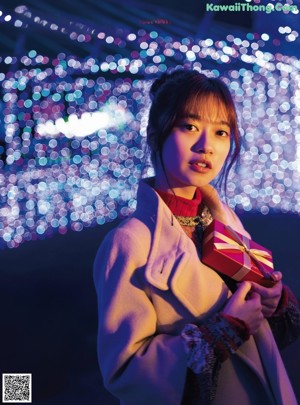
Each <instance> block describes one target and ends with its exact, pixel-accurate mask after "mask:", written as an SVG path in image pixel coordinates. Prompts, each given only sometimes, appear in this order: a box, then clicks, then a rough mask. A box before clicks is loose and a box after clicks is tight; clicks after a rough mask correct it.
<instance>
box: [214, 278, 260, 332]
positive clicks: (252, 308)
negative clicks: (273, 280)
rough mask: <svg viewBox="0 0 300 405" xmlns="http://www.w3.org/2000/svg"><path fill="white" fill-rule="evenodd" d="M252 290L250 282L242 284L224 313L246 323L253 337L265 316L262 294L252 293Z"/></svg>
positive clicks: (229, 301)
mask: <svg viewBox="0 0 300 405" xmlns="http://www.w3.org/2000/svg"><path fill="white" fill-rule="evenodd" d="M251 288H252V285H251V283H250V282H249V281H244V282H243V283H241V284H240V285H239V287H238V289H237V290H236V291H235V293H234V294H233V295H232V296H231V298H230V299H229V300H228V302H227V304H226V306H225V308H224V310H223V311H222V312H223V313H224V314H226V315H230V316H233V317H234V318H239V319H241V320H242V321H244V322H245V323H246V325H247V326H248V328H249V333H250V334H251V335H253V333H255V332H256V331H257V329H258V328H259V327H260V324H261V322H262V320H263V319H264V316H263V313H262V305H261V300H260V294H259V293H257V292H255V291H251Z"/></svg>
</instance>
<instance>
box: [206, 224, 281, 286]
mask: <svg viewBox="0 0 300 405" xmlns="http://www.w3.org/2000/svg"><path fill="white" fill-rule="evenodd" d="M203 236H204V237H203V250H202V262H203V263H205V264H206V265H208V266H209V267H211V268H213V269H214V270H216V271H218V272H219V273H223V274H225V275H227V276H229V277H231V278H233V279H234V280H236V281H238V282H241V281H245V280H248V281H254V282H256V283H259V284H261V285H263V286H266V287H271V286H273V285H274V284H275V283H276V281H275V280H274V279H273V278H272V272H273V270H274V269H273V259H272V252H271V251H270V250H268V249H266V248H264V247H263V246H261V245H259V244H257V243H255V242H253V241H252V240H251V239H249V238H247V237H246V236H244V235H242V234H240V233H238V232H236V231H234V230H233V229H232V228H231V227H229V226H227V225H225V224H223V223H222V222H220V221H217V220H213V222H212V223H211V224H210V225H209V226H208V227H207V228H206V229H205V231H204V235H203Z"/></svg>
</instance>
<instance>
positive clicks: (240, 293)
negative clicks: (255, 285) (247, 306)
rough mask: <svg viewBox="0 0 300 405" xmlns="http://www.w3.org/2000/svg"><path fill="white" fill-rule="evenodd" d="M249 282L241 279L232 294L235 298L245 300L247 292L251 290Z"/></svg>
mask: <svg viewBox="0 0 300 405" xmlns="http://www.w3.org/2000/svg"><path fill="white" fill-rule="evenodd" d="M251 287H252V286H251V283H250V282H249V281H243V282H242V283H241V284H240V285H239V286H238V288H237V290H236V292H235V293H234V295H235V296H236V297H237V298H240V299H243V300H245V298H246V296H247V294H248V293H249V292H250V291H251Z"/></svg>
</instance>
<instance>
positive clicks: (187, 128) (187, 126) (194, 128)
mask: <svg viewBox="0 0 300 405" xmlns="http://www.w3.org/2000/svg"><path fill="white" fill-rule="evenodd" d="M182 127H183V128H184V129H186V130H187V131H198V130H197V127H195V125H192V124H183V125H182Z"/></svg>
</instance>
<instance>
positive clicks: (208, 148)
mask: <svg viewBox="0 0 300 405" xmlns="http://www.w3.org/2000/svg"><path fill="white" fill-rule="evenodd" d="M213 149H214V148H213V144H212V138H211V136H210V135H209V132H208V131H207V130H203V131H202V132H201V134H200V136H199V139H198V141H197V142H196V143H195V145H194V150H195V151H196V152H197V153H204V154H207V153H210V154H211V153H213Z"/></svg>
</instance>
